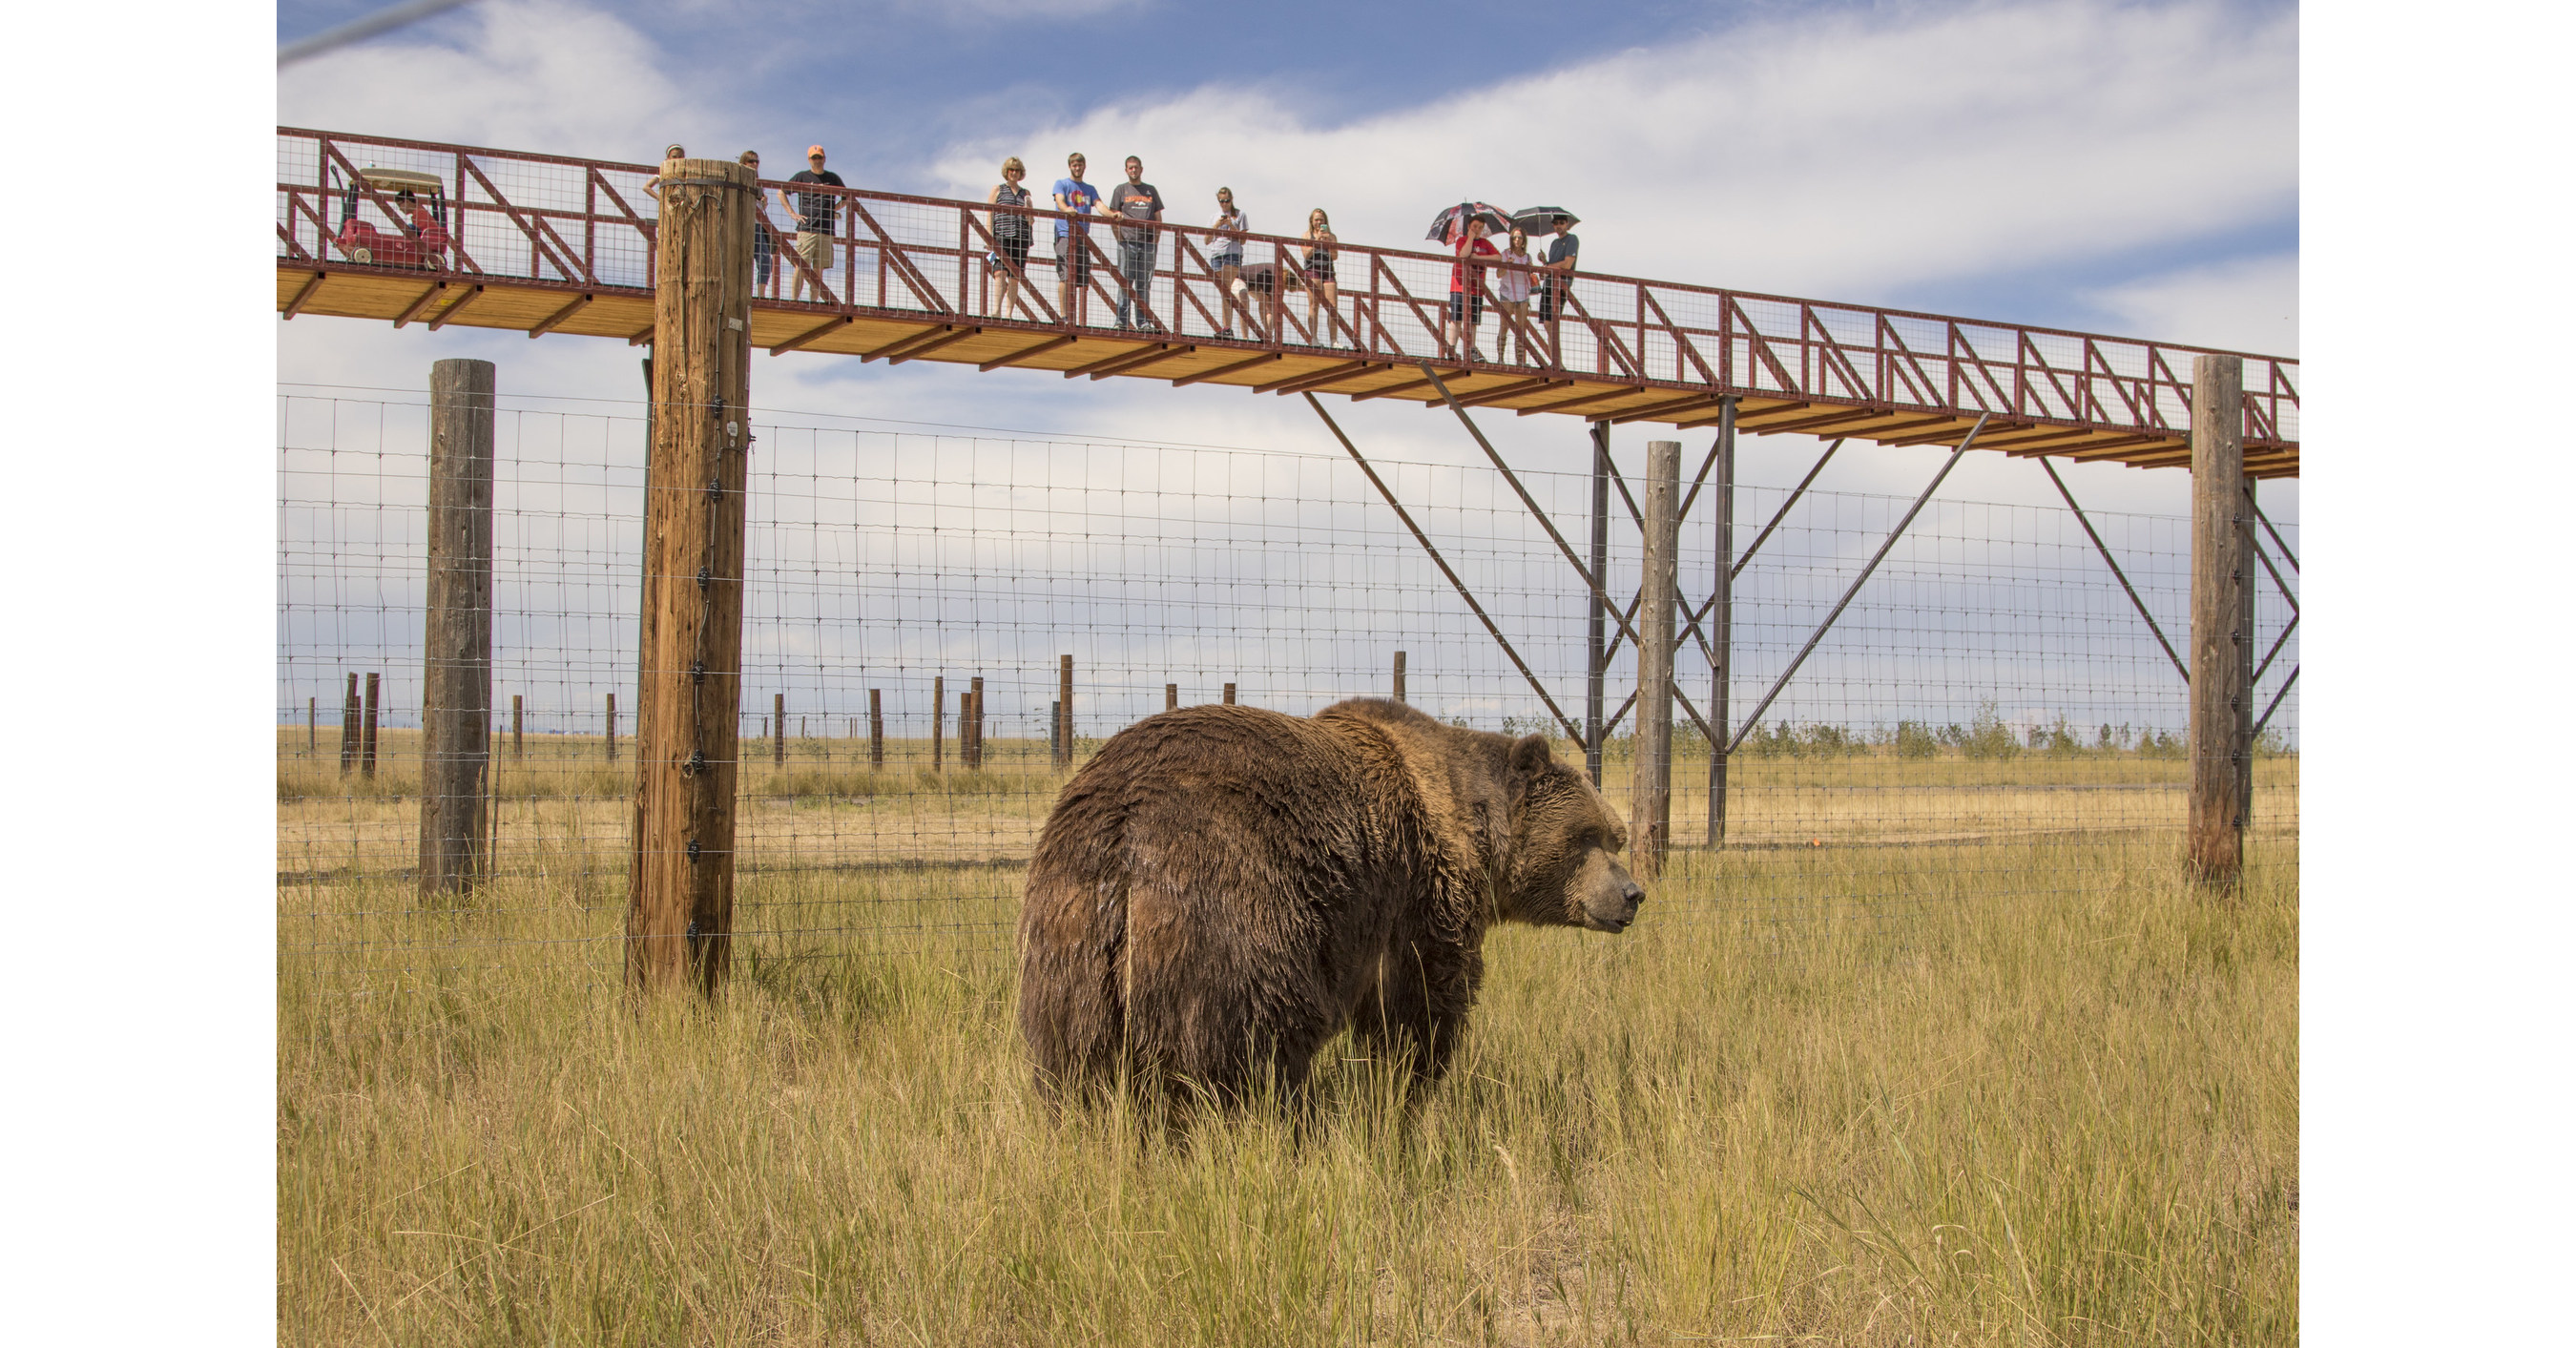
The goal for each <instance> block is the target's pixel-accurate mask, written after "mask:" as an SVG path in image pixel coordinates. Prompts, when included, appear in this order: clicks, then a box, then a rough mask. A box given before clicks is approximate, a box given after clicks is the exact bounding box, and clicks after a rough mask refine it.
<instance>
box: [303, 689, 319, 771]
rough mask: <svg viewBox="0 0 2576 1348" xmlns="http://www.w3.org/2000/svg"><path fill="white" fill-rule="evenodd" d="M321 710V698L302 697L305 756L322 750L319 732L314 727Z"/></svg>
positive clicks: (310, 755)
mask: <svg viewBox="0 0 2576 1348" xmlns="http://www.w3.org/2000/svg"><path fill="white" fill-rule="evenodd" d="M321 711H322V699H320V698H318V697H311V696H307V697H306V698H305V699H304V756H305V757H307V758H311V757H312V756H313V755H315V754H317V753H319V752H321V750H322V740H321V735H320V732H319V731H317V730H316V729H315V728H314V727H315V724H316V723H317V722H318V721H319V720H320V719H321Z"/></svg>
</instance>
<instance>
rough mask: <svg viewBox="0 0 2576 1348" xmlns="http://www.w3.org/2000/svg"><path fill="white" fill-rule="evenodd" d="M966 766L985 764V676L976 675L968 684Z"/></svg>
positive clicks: (975, 766)
mask: <svg viewBox="0 0 2576 1348" xmlns="http://www.w3.org/2000/svg"><path fill="white" fill-rule="evenodd" d="M966 710H967V715H966V723H967V725H968V727H969V730H968V732H967V737H966V753H967V760H966V766H968V767H970V768H978V769H980V768H982V767H983V766H984V676H983V675H981V674H978V675H976V676H975V677H974V678H973V679H971V680H969V681H968V682H967V685H966Z"/></svg>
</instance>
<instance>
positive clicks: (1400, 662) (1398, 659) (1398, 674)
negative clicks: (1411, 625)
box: [1395, 651, 1404, 702]
mask: <svg viewBox="0 0 2576 1348" xmlns="http://www.w3.org/2000/svg"><path fill="white" fill-rule="evenodd" d="M1395 700H1396V701H1398V702H1402V701H1403V700H1404V652H1402V651H1397V652H1396V653H1395Z"/></svg>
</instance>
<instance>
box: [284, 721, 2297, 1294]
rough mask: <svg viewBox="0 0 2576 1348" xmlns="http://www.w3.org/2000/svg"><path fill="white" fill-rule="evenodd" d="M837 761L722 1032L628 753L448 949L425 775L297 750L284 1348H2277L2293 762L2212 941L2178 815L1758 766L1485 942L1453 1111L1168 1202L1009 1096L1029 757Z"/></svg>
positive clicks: (2092, 783)
mask: <svg viewBox="0 0 2576 1348" xmlns="http://www.w3.org/2000/svg"><path fill="white" fill-rule="evenodd" d="M852 747H854V746H851V745H849V744H848V743H847V742H843V741H831V742H801V741H800V742H797V743H796V744H795V745H794V746H793V748H794V750H795V752H794V753H793V754H791V757H790V761H789V763H788V764H787V765H786V767H784V768H777V767H772V766H770V765H769V764H767V763H766V762H765V761H762V762H759V763H756V764H754V765H752V766H751V767H750V768H749V769H748V770H747V772H746V776H745V781H744V784H743V792H744V796H745V806H744V811H743V852H744V855H743V857H742V879H741V891H740V914H739V922H738V926H739V927H740V928H741V929H742V930H743V931H744V932H745V933H746V936H745V939H744V940H743V941H742V943H741V945H740V947H739V954H738V957H737V960H736V964H735V976H734V978H733V980H732V982H731V985H730V987H729V990H728V991H727V993H726V995H725V996H724V997H723V998H722V999H721V1000H720V1001H719V1002H718V1003H717V1004H716V1005H714V1006H712V1007H708V1008H701V1007H697V1006H693V1005H687V1004H678V1003H673V1004H651V1005H633V1004H630V1003H629V1002H628V1001H627V1000H626V999H625V998H624V996H623V994H622V992H621V990H620V988H619V986H618V983H617V977H616V970H617V967H618V960H619V958H620V951H619V945H618V939H617V938H618V933H619V929H620V923H621V921H622V905H623V888H624V855H623V851H622V848H623V843H624V827H625V820H624V811H625V808H626V807H625V800H624V789H625V779H624V777H623V775H622V772H621V771H620V769H622V768H623V767H624V766H625V765H624V764H620V765H617V767H615V768H612V767H611V766H610V765H608V764H607V763H605V762H604V761H602V759H601V755H600V752H599V748H600V746H599V745H598V743H597V742H596V741H595V740H593V741H580V740H573V739H569V738H566V739H563V740H560V741H550V742H549V743H548V744H546V745H545V746H543V747H540V745H539V744H538V743H537V741H536V740H535V738H534V737H532V739H531V741H530V744H529V758H528V759H527V760H523V761H520V762H516V763H514V762H511V761H509V760H507V759H506V758H505V759H504V761H503V762H502V763H501V765H500V771H499V773H498V777H497V782H496V788H497V795H498V798H499V811H498V818H497V820H496V824H495V838H496V842H497V844H498V850H497V854H496V855H497V857H498V861H497V862H496V865H495V870H496V874H495V875H494V876H493V877H492V878H491V880H490V881H489V882H487V884H486V885H485V886H484V887H483V888H482V889H481V890H480V891H479V892H478V893H477V894H475V895H474V896H473V897H472V898H471V899H469V900H466V901H463V902H459V903H454V904H447V905H441V906H436V907H431V908H424V907H422V906H421V905H420V903H419V901H418V899H417V898H416V896H415V894H414V891H413V886H412V883H411V881H410V879H409V877H408V875H407V874H406V872H407V870H408V868H409V867H410V865H411V864H412V862H413V859H414V857H413V851H412V849H413V847H414V845H415V844H414V837H415V835H414V833H413V831H412V830H413V828H414V826H415V824H416V822H417V810H418V802H417V799H416V798H415V797H413V796H412V795H411V794H410V793H411V792H413V791H416V790H417V781H418V772H417V767H416V764H415V763H414V762H413V761H412V759H411V758H410V757H409V755H411V754H414V753H416V751H417V750H416V744H415V742H414V741H412V740H410V739H409V738H408V737H407V736H406V735H404V734H402V733H401V732H389V733H388V734H387V736H386V743H385V746H384V751H383V753H384V757H383V763H382V768H381V771H380V773H379V775H378V777H377V778H375V779H374V780H373V781H372V782H368V781H365V780H363V779H357V778H350V779H343V778H342V777H341V776H340V774H339V773H338V770H337V764H336V744H335V742H334V741H333V740H332V739H331V737H330V736H329V735H328V733H327V732H326V733H325V734H324V736H323V737H322V750H323V754H322V756H321V757H318V758H308V757H306V756H305V754H304V737H303V732H302V731H301V730H300V729H298V730H296V731H294V732H292V733H291V734H288V735H284V736H281V740H280V749H281V756H280V760H279V803H278V827H279V834H278V847H279V862H278V868H279V871H280V873H281V879H280V884H279V889H278V894H279V905H280V909H279V912H280V916H279V929H278V931H279V951H278V958H279V974H280V978H279V997H278V1017H279V1020H278V1035H279V1057H278V1061H279V1099H278V1116H277V1123H278V1143H277V1145H278V1153H277V1155H278V1185H279V1192H278V1198H279V1209H278V1211H279V1227H278V1277H279V1303H278V1315H279V1322H278V1323H279V1337H280V1340H281V1341H282V1342H288V1343H296V1344H308V1343H309V1344H358V1343H391V1344H404V1345H409V1344H485V1343H488V1344H496V1345H497V1344H529V1343H559V1344H589V1343H603V1344H672V1345H681V1344H692V1345H694V1344H732V1343H759V1344H768V1343H774V1344H798V1345H803V1344H813V1345H823V1344H880V1343H913V1344H1032V1345H1034V1344H1049V1345H1053V1344H1158V1345H1159V1344H1210V1345H1214V1344H1282V1345H1306V1344H1426V1343H1478V1344H1481V1343H1500V1344H1549V1343H1566V1344H1592V1343H1638V1344H1647V1343H1652V1344H1667V1343H1690V1342H1721V1341H1728V1342H1775V1343H1789V1342H1807V1343H1858V1344H1880V1343H1884V1344H1935V1343H1945V1344H1946V1343H1990V1342H1991V1343H2016V1344H2022V1343H2030V1344H2048V1343H2083V1344H2092V1343H2102V1344H2110V1343H2120V1344H2131V1343H2151V1344H2199V1343H2210V1344H2216V1343H2288V1342H2294V1341H2295V1340H2296V1338H2297V1332H2298V1322H2297V1287H2298V1268H2299V1264H2298V1223H2299V1217H2298V1187H2297V1174H2298V1150H2297V1140H2298V1096H2297V1081H2298V1035H2297V1019H2296V1016H2297V1006H2298V961H2297V955H2298V907H2297V884H2298V861H2297V850H2296V849H2297V842H2296V827H2297V809H2298V805H2297V760H2296V759H2295V758H2274V759H2266V760H2263V761H2261V762H2259V763H2258V765H2257V772H2258V782H2259V789H2258V801H2257V807H2256V820H2257V825H2258V827H2257V832H2256V839H2255V845H2254V861H2255V864H2254V865H2253V866H2252V867H2251V868H2250V870H2249V872H2248V879H2247V882H2246V883H2245V884H2244V885H2243V886H2242V887H2241V888H2239V889H2237V890H2234V891H2230V892H2226V893H2216V892H2209V891H2205V890H2201V889H2197V888H2195V887H2193V886H2192V885H2190V884H2188V883H2187V882H2185V881H2184V880H2183V879H2182V877H2181V875H2180V873H2179V870H2178V868H2177V867H2176V866H2175V864H2174V861H2175V854H2176V850H2177V846H2178V843H2177V826H2178V825H2179V823H2180V822H2181V799H2182V798H2181V791H2180V784H2181V775H2182V772H2183V764H2182V763H2181V762H2179V761H2177V760H2147V759H2139V758H2136V757H2130V756H2120V755H2101V756H2086V755H2070V756H2051V755H2044V754H2027V755H2022V756H2018V757H2014V758H2008V759H1996V760H1973V759H1964V758H1959V757H1956V756H1949V757H1933V758H1928V759H1918V760H1897V759H1894V758H1891V757H1886V756H1884V755H1866V754H1864V755H1856V756H1848V757H1839V758H1773V759H1754V760H1746V761H1744V762H1742V763H1740V764H1738V765H1737V768H1736V770H1735V773H1734V776H1733V788H1732V792H1731V797H1732V809H1731V816H1732V819H1733V824H1732V826H1731V828H1730V834H1729V841H1730V844H1741V845H1731V846H1730V847H1728V848H1727V849H1725V850H1723V851H1720V852H1717V853H1715V854H1711V853H1709V852H1706V851H1699V850H1691V851H1685V852H1682V853H1679V854H1677V857H1676V864H1675V866H1674V869H1673V871H1672V872H1671V873H1670V874H1668V875H1667V876H1666V877H1665V879H1664V880H1662V881H1661V882H1660V883H1658V884H1657V885H1656V886H1655V888H1654V897H1653V898H1651V899H1650V900H1649V902H1648V904H1647V906H1646V908H1645V911H1644V914H1643V916H1642V919H1641V921H1640V923H1639V925H1638V926H1637V927H1636V928H1635V929H1634V930H1632V931H1631V932H1630V933H1628V934H1627V935H1625V936H1621V937H1605V936H1598V935H1592V934H1588V933H1578V932H1570V931H1533V930H1529V929H1506V930H1502V931H1499V932H1497V933H1496V935H1495V936H1494V937H1493V938H1492V940H1491V941H1490V942H1489V943H1488V947H1487V954H1488V965H1489V979H1488V982H1487V985H1486V990H1485V994H1484V997H1483V1000H1482V1003H1481V1004H1480V1007H1479V1009H1478V1012H1477V1015H1476V1019H1475V1022H1474V1027H1473V1030H1472V1032H1471V1036H1470V1039H1469V1041H1468V1043H1467V1045H1466V1047H1465V1049H1464V1051H1463V1054H1462V1057H1461V1060H1460V1062H1459V1065H1458V1068H1457V1071H1456V1074H1455V1075H1454V1076H1453V1077H1452V1078H1451V1080H1449V1081H1448V1082H1447V1083H1446V1084H1445V1085H1443V1086H1442V1087H1440V1088H1439V1089H1438V1090H1437V1091H1436V1092H1434V1093H1432V1094H1431V1095H1430V1096H1429V1097H1428V1098H1427V1099H1424V1100H1421V1101H1419V1102H1416V1104H1415V1106H1414V1107H1413V1108H1411V1109H1408V1107H1407V1106H1406V1105H1404V1104H1402V1103H1400V1102H1399V1101H1398V1100H1397V1098H1396V1097H1397V1090H1396V1087H1395V1085H1394V1083H1393V1082H1391V1081H1390V1080H1389V1079H1388V1078H1387V1076H1386V1075H1385V1074H1384V1073H1382V1072H1381V1071H1380V1069H1379V1067H1378V1065H1377V1064H1373V1063H1369V1062H1364V1061H1353V1060H1351V1059H1350V1055H1349V1052H1348V1045H1347V1041H1345V1042H1344V1043H1342V1044H1337V1045H1335V1046H1334V1047H1333V1048H1332V1049H1328V1050H1327V1053H1326V1058H1327V1059H1328V1062H1327V1064H1326V1067H1325V1070H1324V1071H1322V1072H1321V1073H1320V1080H1321V1085H1320V1087H1319V1096H1320V1107H1319V1109H1318V1111H1317V1115H1316V1122H1315V1124H1314V1125H1313V1127H1312V1128H1311V1129H1309V1130H1308V1131H1306V1132H1305V1133H1303V1134H1302V1135H1301V1134H1299V1133H1297V1132H1295V1131H1293V1130H1292V1129H1290V1128H1289V1127H1288V1126H1286V1125H1285V1124H1283V1123H1281V1122H1280V1121H1279V1119H1278V1117H1277V1116H1276V1115H1273V1114H1268V1113H1261V1112H1256V1113H1255V1114H1253V1115H1252V1116H1250V1117H1247V1118H1243V1119H1239V1120H1235V1121H1231V1122H1227V1123H1224V1124H1220V1125H1215V1126H1210V1127H1206V1128H1202V1129H1201V1130H1199V1131H1198V1132H1197V1133H1196V1134H1195V1135H1194V1137H1193V1138H1192V1139H1191V1140H1190V1141H1188V1142H1187V1143H1184V1144H1179V1145H1174V1144H1169V1143H1166V1142H1163V1141H1161V1140H1151V1141H1140V1140H1139V1137H1138V1134H1137V1132H1136V1131H1135V1130H1134V1128H1133V1127H1132V1126H1131V1121H1130V1120H1127V1119H1125V1118H1122V1117H1118V1116H1115V1115H1112V1116H1098V1117H1093V1116H1078V1117H1069V1118H1066V1119H1062V1120H1058V1119H1053V1118H1050V1117H1049V1116H1048V1114H1047V1112H1046V1111H1045V1109H1044V1108H1043V1107H1042V1106H1041V1105H1040V1104H1039V1102H1038V1101H1037V1099H1036V1098H1035V1096H1034V1095H1033V1093H1032V1092H1031V1090H1030V1088H1029V1085H1028V1081H1027V1072H1026V1069H1025V1066H1024V1063H1023V1061H1022V1058H1021V1055H1020V1052H1019V1047H1018V1042H1017V1032H1016V1028H1015V1026H1014V1023H1013V1004H1014V998H1015V995H1016V994H1015V983H1016V969H1015V959H1014V957H1013V954H1012V952H1011V949H1010V944H1009V934H1008V933H1009V925H1010V923H1011V922H1012V921H1013V916H1014V906H1015V899H1014V896H1015V895H1016V892H1017V887H1018V881H1019V876H1018V872H1017V870H1016V868H1015V865H1014V863H1015V861H1016V859H1018V858H1021V857H1025V856H1026V855H1027V847H1028V843H1029V840H1030V839H1031V838H1032V837H1033V836H1034V833H1035V830H1036V828H1037V825H1038V823H1039V821H1040V820H1041V819H1042V818H1043V817H1044V813H1045V810H1046V807H1047V804H1048V802H1049V801H1050V799H1051V798H1052V795H1053V792H1054V789H1055V786H1056V784H1057V779H1056V778H1055V777H1053V776H1052V775H1051V774H1049V773H1047V772H1046V771H1045V769H1044V765H1043V758H1044V746H1043V745H1042V744H1039V745H1027V744H1020V743H1010V744H1003V743H996V744H995V745H994V746H993V749H992V757H993V762H994V766H993V767H992V768H990V769H988V770H987V771H986V772H984V773H982V774H960V773H953V772H952V773H948V774H942V775H939V776H937V777H933V776H931V775H929V774H925V773H922V772H919V771H916V770H913V769H912V768H911V767H910V766H909V764H908V756H909V755H911V754H913V753H915V752H916V751H917V750H919V749H920V748H921V747H922V746H918V745H913V744H909V743H899V744H897V745H896V746H894V751H895V752H894V755H893V756H894V758H895V759H896V761H897V762H898V763H905V764H906V766H905V767H903V768H902V769H901V770H898V771H893V772H888V773H885V774H869V773H866V772H865V771H864V770H863V765H864V746H863V745H860V746H855V747H857V748H858V749H859V750H860V753H859V755H858V757H859V759H860V763H859V765H858V766H859V768H860V769H861V770H856V771H854V770H853V764H852V762H851V757H852V756H851V754H850V753H849V752H848V751H849V750H850V749H851V748H852ZM951 752H952V753H953V752H954V747H953V745H952V746H951ZM1625 776H1626V772H1625V765H1624V764H1620V763H1614V764H1613V767H1612V770H1611V771H1610V772H1609V773H1608V774H1607V780H1608V781H1609V782H1610V784H1611V785H1612V786H1613V787H1614V788H1617V787H1620V786H1623V785H1624V781H1625ZM1676 778H1677V782H1678V783H1681V784H1687V786H1686V789H1685V791H1684V792H1683V794H1682V797H1681V799H1680V800H1679V801H1677V802H1676V805H1675V810H1674V814H1675V818H1676V820H1677V821H1680V822H1681V827H1680V832H1681V836H1682V837H1683V838H1684V839H1685V840H1688V839H1691V838H1694V837H1695V836H1696V834H1697V829H1696V827H1695V821H1697V820H1699V819H1701V818H1703V817H1704V810H1705V797H1704V796H1702V795H1699V794H1697V793H1696V792H1695V791H1692V790H1689V789H1687V787H1695V786H1697V785H1698V784H1700V783H1701V782H1702V781H1704V766H1703V765H1698V764H1693V763H1690V762H1685V763H1684V764H1683V765H1682V768H1681V770H1679V771H1677V773H1676ZM1613 795H1614V801H1616V803H1619V804H1620V805H1621V806H1622V808H1624V806H1625V802H1624V799H1619V797H1622V796H1624V792H1622V791H1617V790H1614V792H1613Z"/></svg>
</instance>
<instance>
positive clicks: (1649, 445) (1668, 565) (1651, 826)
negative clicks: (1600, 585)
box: [1628, 440, 1682, 878]
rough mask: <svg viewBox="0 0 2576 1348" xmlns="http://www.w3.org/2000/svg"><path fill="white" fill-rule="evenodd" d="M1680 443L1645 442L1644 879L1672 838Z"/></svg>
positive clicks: (1639, 848) (1632, 857) (1639, 823)
mask: <svg viewBox="0 0 2576 1348" xmlns="http://www.w3.org/2000/svg"><path fill="white" fill-rule="evenodd" d="M1681 476H1682V442H1681V441H1679V440H1649V441H1647V442H1646V502H1645V505H1646V561H1645V576H1644V584H1643V586H1642V588H1641V589H1640V591H1639V597H1638V599H1637V762H1636V777H1635V782H1636V785H1635V787H1634V789H1633V790H1632V791H1631V792H1630V796H1629V798H1630V805H1629V819H1628V826H1629V827H1628V836H1629V838H1630V840H1631V845H1630V847H1629V849H1628V858H1629V862H1628V864H1629V865H1630V867H1631V868H1633V869H1634V870H1635V871H1636V872H1637V873H1638V874H1639V875H1643V876H1647V877H1649V878H1651V877H1654V876H1657V875H1661V874H1663V871H1664V851H1665V849H1666V848H1668V847H1670V846H1671V845H1672V834H1673V819H1672V814H1673V602H1674V600H1673V594H1674V589H1675V586H1676V584H1677V582H1678V580H1679V568H1678V566H1677V561H1678V557H1677V554H1678V552H1679V548H1678V544H1679V543H1680V537H1679V526H1680V523H1681V521H1680V519H1679V517H1678V515H1677V513H1676V512H1675V509H1674V507H1675V506H1676V505H1678V504H1679V497H1680V483H1681Z"/></svg>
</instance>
